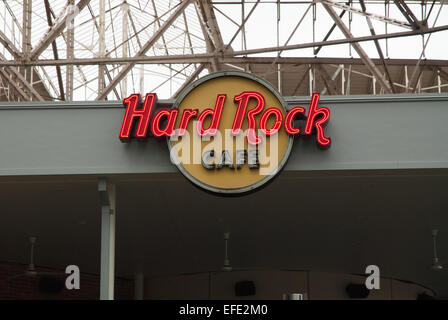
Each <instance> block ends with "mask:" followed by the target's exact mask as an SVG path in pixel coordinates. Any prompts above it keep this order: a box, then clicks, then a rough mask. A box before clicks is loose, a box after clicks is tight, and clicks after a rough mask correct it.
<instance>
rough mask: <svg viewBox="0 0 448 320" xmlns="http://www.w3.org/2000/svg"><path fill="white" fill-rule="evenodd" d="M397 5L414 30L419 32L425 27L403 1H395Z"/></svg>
mask: <svg viewBox="0 0 448 320" xmlns="http://www.w3.org/2000/svg"><path fill="white" fill-rule="evenodd" d="M394 3H395V5H396V6H397V7H398V9H399V10H400V12H401V13H402V14H403V16H404V17H405V18H406V20H408V22H409V24H410V25H411V26H412V29H414V30H417V29H420V28H422V27H424V24H422V23H421V22H420V21H419V20H418V19H417V17H416V16H415V15H414V13H412V10H411V8H409V7H408V5H407V4H406V3H405V2H404V1H403V0H394Z"/></svg>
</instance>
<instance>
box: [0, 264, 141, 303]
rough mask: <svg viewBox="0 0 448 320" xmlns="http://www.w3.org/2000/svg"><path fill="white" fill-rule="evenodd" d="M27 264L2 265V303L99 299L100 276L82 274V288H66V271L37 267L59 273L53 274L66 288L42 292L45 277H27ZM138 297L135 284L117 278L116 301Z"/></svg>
mask: <svg viewBox="0 0 448 320" xmlns="http://www.w3.org/2000/svg"><path fill="white" fill-rule="evenodd" d="M27 267H28V266H27V265H24V264H18V263H9V262H0V300H6V299H37V300H42V299H57V300H92V299H99V295H100V277H99V275H96V274H87V273H81V277H80V289H79V290H67V289H66V288H65V279H66V277H67V276H68V275H65V273H64V271H65V270H57V269H51V268H44V267H38V266H36V271H37V273H38V274H39V272H41V273H42V272H51V273H58V275H51V277H53V278H58V279H60V280H62V283H63V284H64V287H63V289H62V290H61V291H60V292H59V293H42V292H41V291H40V290H39V279H41V277H44V276H45V275H42V274H41V275H38V276H30V275H25V271H26V270H27ZM133 297H134V281H133V280H129V279H123V278H116V279H115V299H124V300H129V299H133Z"/></svg>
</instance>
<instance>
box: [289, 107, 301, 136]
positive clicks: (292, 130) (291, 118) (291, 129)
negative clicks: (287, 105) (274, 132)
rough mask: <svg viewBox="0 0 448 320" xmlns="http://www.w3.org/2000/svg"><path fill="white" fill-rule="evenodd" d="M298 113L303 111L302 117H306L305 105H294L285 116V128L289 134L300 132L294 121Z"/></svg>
mask: <svg viewBox="0 0 448 320" xmlns="http://www.w3.org/2000/svg"><path fill="white" fill-rule="evenodd" d="M297 113H301V114H302V117H305V108H304V107H294V108H292V109H291V110H289V111H288V113H287V114H286V118H285V130H286V132H287V133H288V134H298V133H299V132H300V129H299V128H294V127H293V125H292V122H293V121H294V118H295V116H296V114H297Z"/></svg>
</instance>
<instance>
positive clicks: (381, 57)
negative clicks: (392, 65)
mask: <svg viewBox="0 0 448 320" xmlns="http://www.w3.org/2000/svg"><path fill="white" fill-rule="evenodd" d="M359 3H360V4H361V8H362V11H364V12H366V5H365V3H364V0H360V1H359ZM366 20H367V24H368V25H369V29H370V34H371V35H372V36H375V35H376V33H375V29H374V28H373V24H372V21H371V20H370V18H369V17H368V16H366ZM373 41H374V42H375V47H376V50H377V51H378V55H379V57H380V59H381V63H382V64H383V68H384V72H386V76H387V80H388V81H389V86H390V88H391V89H392V92H393V93H395V88H394V83H393V81H392V78H391V76H390V73H389V69H388V68H387V66H386V62H385V61H384V55H383V50H381V46H380V42H379V41H378V40H377V39H375V40H373Z"/></svg>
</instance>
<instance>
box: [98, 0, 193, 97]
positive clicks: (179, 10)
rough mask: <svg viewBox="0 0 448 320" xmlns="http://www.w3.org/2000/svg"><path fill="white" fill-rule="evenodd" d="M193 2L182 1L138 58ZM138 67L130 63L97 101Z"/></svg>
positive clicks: (139, 55) (138, 53)
mask: <svg viewBox="0 0 448 320" xmlns="http://www.w3.org/2000/svg"><path fill="white" fill-rule="evenodd" d="M191 1H192V0H184V1H182V2H181V3H180V4H179V6H178V7H177V9H176V10H175V11H174V12H173V14H172V15H171V16H170V17H169V18H168V19H167V20H166V21H165V22H164V23H163V25H162V26H161V27H160V28H159V29H158V30H157V32H156V33H155V34H153V36H152V37H151V38H150V39H149V40H148V41H147V42H146V43H145V44H144V45H143V47H142V48H141V49H140V50H139V51H138V52H137V54H136V55H135V56H136V57H141V56H144V55H145V54H146V52H147V51H148V50H149V49H150V48H151V47H152V46H153V45H154V43H156V41H157V40H158V39H159V38H160V37H161V36H162V35H163V33H164V32H165V31H166V30H167V29H168V28H169V27H170V26H171V25H172V24H173V22H174V21H175V20H176V19H177V17H178V16H179V15H180V14H181V13H182V12H184V10H185V8H186V7H187V6H188V5H189V4H190V2H191ZM135 65H136V63H135V62H130V63H129V64H127V65H126V66H124V67H123V69H121V71H120V72H119V73H118V75H117V76H116V77H115V78H114V79H112V81H111V82H110V83H109V84H108V85H107V86H106V87H105V88H104V90H103V92H101V93H100V94H99V95H98V96H97V97H96V100H104V99H105V98H106V97H107V95H108V94H109V92H111V91H112V89H113V88H115V87H116V86H117V85H118V83H119V82H120V81H121V80H122V79H123V78H124V77H125V76H126V75H127V74H128V72H129V71H131V69H132V68H133V67H134V66H135Z"/></svg>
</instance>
